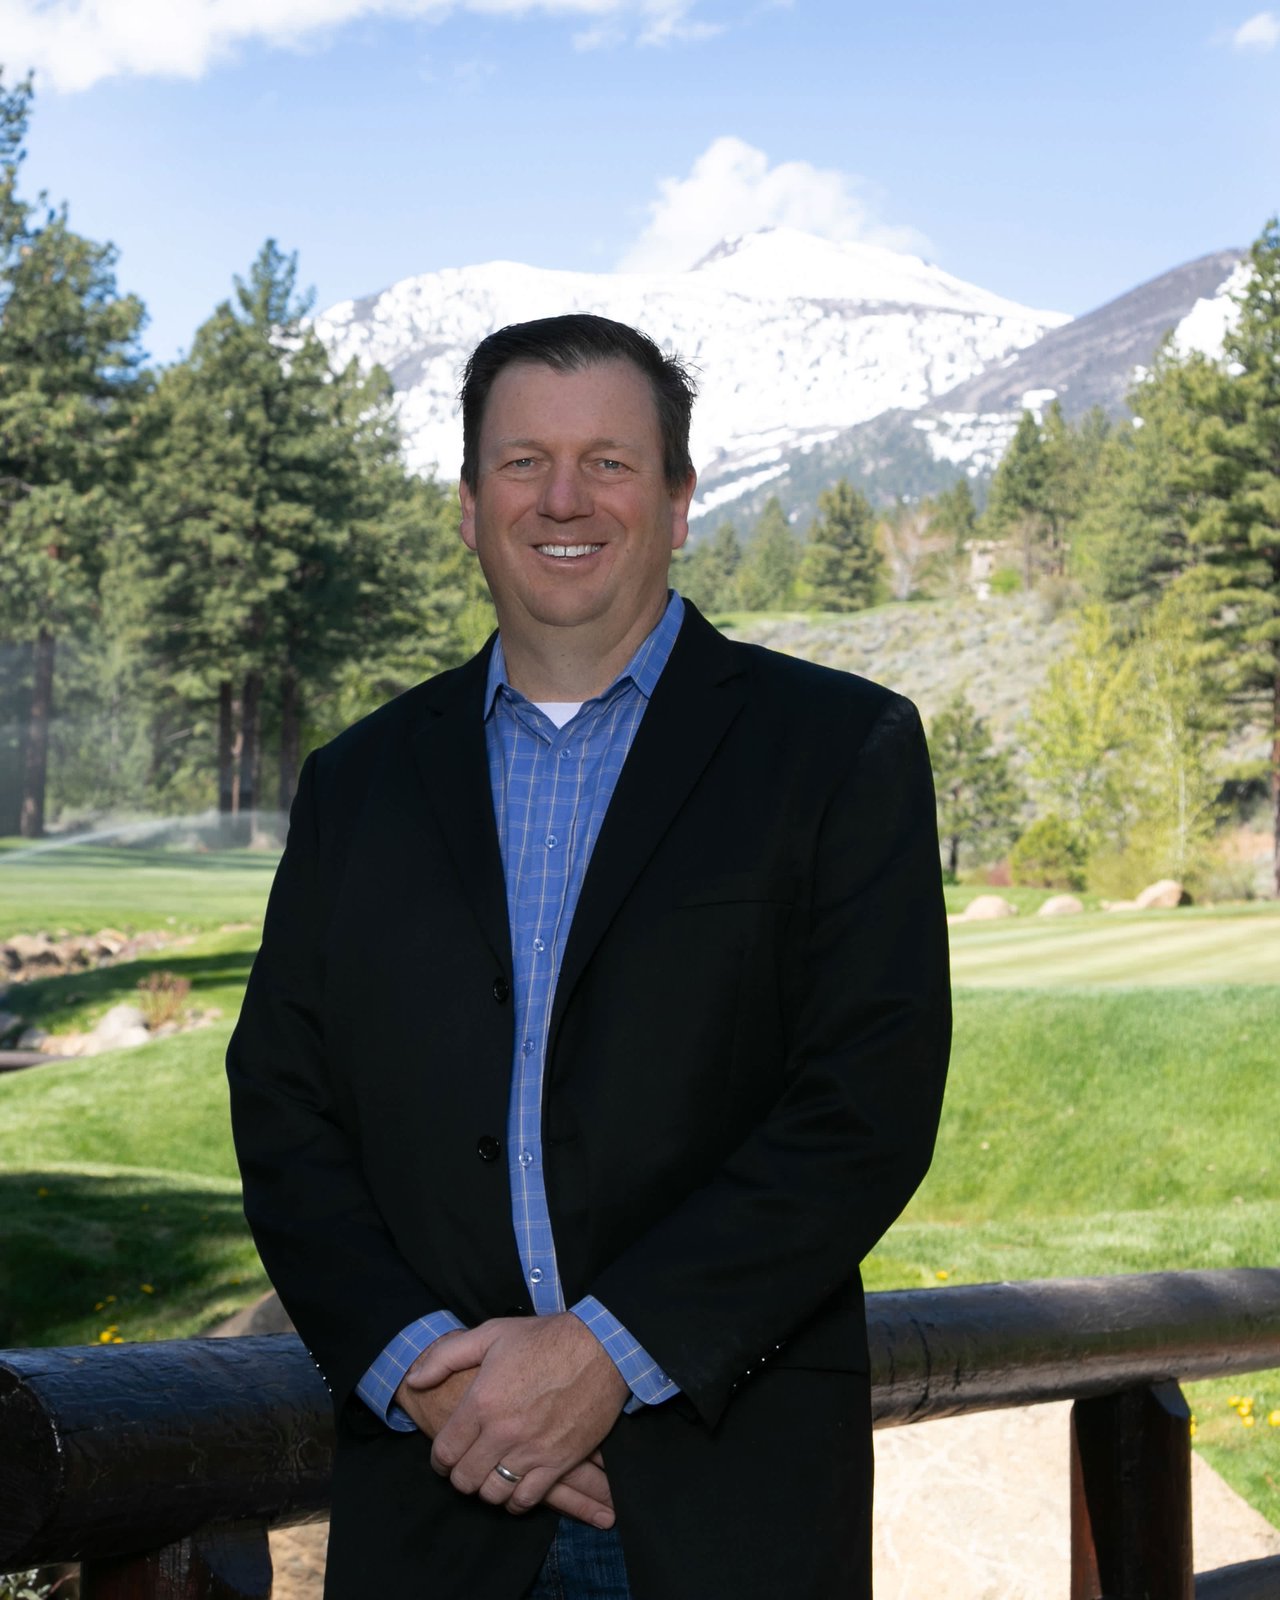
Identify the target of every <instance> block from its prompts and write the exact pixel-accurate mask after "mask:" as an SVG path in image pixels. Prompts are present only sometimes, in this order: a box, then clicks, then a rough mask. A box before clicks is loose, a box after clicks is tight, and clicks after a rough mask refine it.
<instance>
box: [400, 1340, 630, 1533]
mask: <svg viewBox="0 0 1280 1600" xmlns="http://www.w3.org/2000/svg"><path fill="white" fill-rule="evenodd" d="M626 1398H627V1385H626V1383H625V1381H624V1380H623V1378H622V1375H621V1374H620V1373H619V1371H618V1369H617V1367H615V1366H614V1364H613V1362H612V1361H611V1360H610V1359H609V1357H608V1355H607V1354H606V1353H605V1350H604V1347H603V1346H602V1345H601V1343H600V1341H599V1340H598V1339H597V1338H596V1337H595V1335H594V1334H593V1333H592V1332H591V1331H590V1330H589V1329H588V1328H587V1327H586V1326H585V1325H584V1324H583V1323H582V1322H580V1321H579V1319H578V1318H577V1317H575V1316H573V1315H572V1314H571V1313H568V1312H562V1313H561V1314H560V1315H558V1316H552V1317H499V1318H495V1319H493V1320H492V1321H490V1322H484V1323H481V1324H480V1326H479V1327H477V1328H467V1329H463V1330H461V1331H459V1332H457V1333H446V1334H445V1335H444V1336H443V1337H442V1338H440V1339H437V1340H436V1342H435V1343H434V1344H433V1345H431V1346H430V1348H429V1349H427V1350H425V1351H424V1352H423V1353H422V1355H420V1356H419V1357H418V1359H417V1361H415V1362H414V1364H413V1366H412V1367H410V1369H409V1371H408V1372H407V1373H406V1374H405V1377H404V1379H403V1380H402V1382H401V1384H400V1387H399V1388H398V1389H397V1390H396V1400H397V1402H398V1403H399V1404H400V1405H401V1406H403V1407H404V1409H405V1410H406V1411H407V1412H408V1413H409V1415H410V1416H411V1417H412V1418H413V1420H414V1422H415V1423H416V1424H417V1425H418V1427H419V1428H421V1429H422V1431H423V1432H424V1433H426V1434H428V1435H429V1436H430V1437H431V1438H432V1439H433V1441H434V1442H433V1444H432V1449H431V1464H432V1466H433V1467H434V1468H435V1470H436V1471H437V1472H439V1473H440V1474H441V1475H442V1476H445V1477H447V1478H448V1479H449V1481H450V1482H451V1483H452V1484H453V1486H454V1488H455V1489H458V1490H460V1491H461V1493H463V1494H478V1495H479V1496H480V1497H481V1499H483V1500H487V1501H489V1502H490V1503H491V1504H492V1505H505V1506H506V1508H507V1510H508V1511H511V1512H513V1513H516V1514H518V1513H520V1512H523V1511H528V1510H529V1509H530V1508H531V1507H533V1506H535V1505H538V1504H539V1503H540V1502H541V1501H544V1500H545V1501H546V1503H547V1504H548V1505H549V1506H551V1507H552V1509H553V1510H556V1511H560V1512H562V1513H564V1514H565V1515H566V1516H571V1517H576V1518H577V1519H578V1520H579V1521H580V1522H590V1523H591V1524H593V1525H594V1526H595V1527H597V1528H610V1527H612V1526H613V1520H614V1515H613V1501H612V1498H611V1496H610V1493H609V1481H608V1479H607V1477H606V1476H605V1473H604V1467H603V1463H602V1461H601V1458H600V1452H599V1449H598V1448H597V1447H598V1446H599V1444H600V1441H601V1440H602V1439H603V1438H604V1437H605V1435H606V1434H607V1433H608V1432H609V1430H610V1429H611V1428H612V1427H613V1424H614V1422H615V1421H616V1420H617V1417H618V1413H619V1412H620V1411H621V1410H622V1407H623V1404H624V1402H625V1401H626ZM499 1462H501V1463H502V1465H503V1466H504V1467H506V1468H507V1470H508V1471H509V1472H511V1473H513V1474H517V1475H518V1476H519V1478H520V1481H519V1483H515V1484H513V1483H510V1482H508V1481H507V1480H506V1479H504V1478H502V1477H500V1476H499V1475H498V1474H497V1473H496V1472H495V1471H494V1468H495V1467H496V1466H497V1465H498V1463H499Z"/></svg>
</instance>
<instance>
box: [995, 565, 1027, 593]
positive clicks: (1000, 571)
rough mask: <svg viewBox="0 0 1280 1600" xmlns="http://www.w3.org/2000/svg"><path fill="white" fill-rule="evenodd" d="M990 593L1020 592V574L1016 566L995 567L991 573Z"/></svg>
mask: <svg viewBox="0 0 1280 1600" xmlns="http://www.w3.org/2000/svg"><path fill="white" fill-rule="evenodd" d="M991 592H992V594H1005V595H1008V594H1020V593H1021V592H1022V574H1021V573H1020V572H1019V571H1018V569H1017V567H997V568H996V570H995V571H994V572H993V573H992V574H991Z"/></svg>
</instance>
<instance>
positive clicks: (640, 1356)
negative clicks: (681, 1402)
mask: <svg viewBox="0 0 1280 1600" xmlns="http://www.w3.org/2000/svg"><path fill="white" fill-rule="evenodd" d="M569 1310H570V1311H571V1312H572V1313H573V1315H574V1316H575V1317H577V1319H578V1320H579V1322H582V1323H585V1324H586V1326H587V1327H588V1328H590V1330H591V1332H592V1333H594V1334H595V1336H596V1338H597V1339H599V1341H600V1343H601V1344H602V1345H603V1346H604V1348H605V1354H606V1355H607V1356H608V1357H609V1359H610V1360H611V1361H612V1362H613V1364H614V1366H615V1367H617V1369H618V1371H619V1372H620V1373H621V1374H622V1376H623V1380H624V1381H625V1383H626V1385H627V1388H628V1389H630V1390H631V1398H630V1400H628V1401H627V1403H626V1405H625V1406H623V1408H622V1409H623V1410H624V1411H639V1409H640V1407H641V1406H656V1405H661V1403H662V1402H663V1401H664V1400H670V1398H671V1397H672V1395H676V1394H679V1393H680V1385H679V1384H678V1383H675V1382H674V1381H673V1380H672V1379H670V1378H668V1377H667V1375H666V1373H665V1372H663V1370H662V1368H661V1367H660V1366H659V1365H658V1363H657V1362H656V1361H655V1360H654V1359H653V1357H652V1356H651V1355H650V1354H649V1352H648V1351H647V1350H646V1349H644V1347H643V1346H642V1345H639V1344H637V1343H636V1341H635V1340H634V1339H633V1338H632V1337H631V1335H630V1334H629V1333H628V1332H627V1330H626V1329H625V1328H624V1327H623V1326H622V1324H621V1323H620V1322H619V1321H618V1319H617V1317H615V1316H614V1315H613V1313H612V1312H611V1311H606V1310H605V1308H604V1307H603V1306H602V1305H601V1304H600V1302H599V1301H598V1300H597V1299H596V1297H595V1296H594V1295H587V1296H586V1298H585V1299H583V1300H579V1301H578V1303H577V1305H574V1306H570V1307H569Z"/></svg>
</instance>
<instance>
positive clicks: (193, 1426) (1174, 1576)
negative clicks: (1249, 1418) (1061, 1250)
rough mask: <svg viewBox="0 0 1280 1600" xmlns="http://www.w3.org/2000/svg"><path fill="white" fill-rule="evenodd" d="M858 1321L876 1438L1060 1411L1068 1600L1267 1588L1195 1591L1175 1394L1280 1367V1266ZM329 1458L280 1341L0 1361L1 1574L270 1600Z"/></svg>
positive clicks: (161, 1594)
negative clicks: (289, 1527)
mask: <svg viewBox="0 0 1280 1600" xmlns="http://www.w3.org/2000/svg"><path fill="white" fill-rule="evenodd" d="M867 1308H868V1329H869V1334H870V1341H871V1370H872V1404H873V1415H874V1418H875V1425H876V1427H878V1428H884V1427H897V1426H901V1425H904V1424H909V1423H916V1422H924V1421H927V1420H929V1419H930V1418H934V1417H949V1416H958V1415H961V1414H963V1413H965V1412H973V1411H986V1410H991V1409H995V1408H999V1407H1004V1406H1022V1405H1034V1404H1038V1403H1041V1402H1045V1401H1051V1400H1065V1399H1070V1400H1073V1401H1074V1402H1075V1404H1074V1406H1073V1409H1072V1423H1071V1484H1070V1494H1071V1589H1070V1597H1071V1600H1196V1597H1198V1600H1263V1597H1271V1600H1275V1597H1276V1596H1277V1595H1280V1558H1275V1559H1273V1560H1267V1561H1261V1562H1251V1563H1247V1564H1242V1565H1240V1566H1238V1567H1231V1568H1226V1569H1222V1570H1220V1571H1219V1572H1217V1573H1213V1574H1202V1575H1201V1576H1200V1577H1199V1578H1195V1577H1193V1575H1192V1561H1191V1457H1190V1449H1191V1445H1190V1434H1189V1428H1188V1413H1187V1408H1186V1404H1185V1402H1184V1401H1183V1399H1182V1395H1181V1391H1180V1390H1179V1388H1178V1381H1179V1380H1191V1379H1197V1378H1209V1377H1219V1376H1225V1375H1228V1374H1234V1373H1244V1372H1256V1371H1261V1370H1263V1369H1266V1368H1271V1367H1280V1270H1272V1269H1261V1268H1250V1269H1238V1270H1233V1271H1224V1272H1163V1273H1150V1274H1143V1275H1140V1276H1133V1277H1116V1278H1080V1279H1049V1280H1044V1281H1037V1282H1024V1283H991V1284H978V1285H973V1286H955V1287H950V1288H946V1289H917V1290H905V1291H901V1292H895V1293H889V1294H873V1295H870V1296H868V1300H867ZM331 1456H332V1426H331V1421H330V1413H329V1396H328V1393H327V1391H326V1389H325V1386H324V1384H323V1383H322V1382H321V1380H320V1378H319V1375H318V1374H317V1372H316V1370H315V1367H314V1366H313V1365H312V1363H311V1360H310V1358H309V1357H308V1355H307V1353H306V1351H305V1350H304V1349H303V1347H302V1344H301V1343H300V1341H299V1340H298V1339H297V1338H296V1337H294V1336H293V1335H291V1334H275V1335H268V1336H266V1337H258V1338H245V1339H192V1340H185V1341H174V1342H170V1343H158V1344H138V1345H115V1346H100V1347H91V1348H89V1349H68V1350H17V1351H8V1352H4V1353H0V1572H5V1571H12V1570H16V1569H21V1568H29V1567H34V1566H37V1565H42V1564H46V1563H52V1562H65V1561H79V1562H81V1564H82V1565H81V1582H82V1594H83V1597H84V1600H266V1597H267V1596H268V1595H269V1594H270V1591H271V1560H270V1555H269V1552H268V1548H267V1529H268V1528H269V1527H281V1526H284V1525H286V1524H289V1523H297V1522H306V1521H312V1520H315V1519H317V1518H319V1517H322V1516H323V1515H324V1514H325V1512H326V1510H327V1507H328V1499H329V1474H330V1466H331ZM833 1600H835V1597H833ZM1046 1600H1049V1597H1046Z"/></svg>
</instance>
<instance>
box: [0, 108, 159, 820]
mask: <svg viewBox="0 0 1280 1600" xmlns="http://www.w3.org/2000/svg"><path fill="white" fill-rule="evenodd" d="M29 101H30V86H29V84H23V85H20V86H19V88H18V89H16V90H12V91H6V90H5V89H4V86H3V83H0V568H2V569H3V571H4V583H3V585H0V637H3V638H5V639H7V640H10V641H17V642H21V643H23V644H25V645H26V646H27V648H28V649H29V651H30V661H31V700H30V712H29V716H28V718H27V725H26V731H25V740H24V744H25V750H24V758H23V778H22V796H21V809H20V815H19V819H18V826H19V832H20V833H21V834H22V835H23V836H24V837H25V838H38V837H39V836H40V835H41V834H42V833H43V832H44V824H45V804H46V787H47V782H48V770H49V737H50V725H51V722H52V718H53V705H54V681H55V662H56V654H57V645H58V640H59V639H60V638H65V636H66V635H67V634H68V632H70V631H71V630H73V629H76V628H82V627H87V626H89V625H90V624H92V622H93V621H94V620H95V619H96V618H97V615H98V605H99V587H100V583H101V579H102V573H103V569H104V565H105V562H106V559H107V554H108V551H109V548H110V542H111V537H112V531H113V527H114V525H115V521H116V516H117V512H118V503H119V494H120V491H121V489H122V488H123V485H124V484H125V482H126V481H127V479H128V475H129V471H130V468H131V465H132V462H133V457H134V449H135V434H136V427H135V423H136V406H137V402H138V398H139V390H140V385H141V380H140V378H139V362H140V359H141V357H140V351H139V348H138V343H137V341H138V334H139V331H140V329H141V326H142V321H143V309H142V305H141V302H140V301H139V300H137V299H136V298H135V297H133V296H122V295H120V294H119V293H118V292H117V290H116V282H115V270H114V269H115V259H116V253H115V250H114V248H113V247H112V246H111V245H109V244H97V243H94V242H93V241H92V240H89V239H85V238H83V237H82V236H81V235H79V234H77V233H75V232H74V231H73V230H72V228H71V226H70V224H69V222H68V219H67V212H66V208H65V206H63V207H59V208H56V209H50V208H48V207H47V206H46V205H45V202H44V201H43V198H42V199H41V200H40V201H39V202H38V203H36V204H35V205H28V204H27V203H26V202H24V201H22V200H20V199H19V197H18V195H17V178H18V169H19V166H20V164H21V160H22V142H23V138H24V136H25V131H26V122H27V110H28V105H29Z"/></svg>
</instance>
